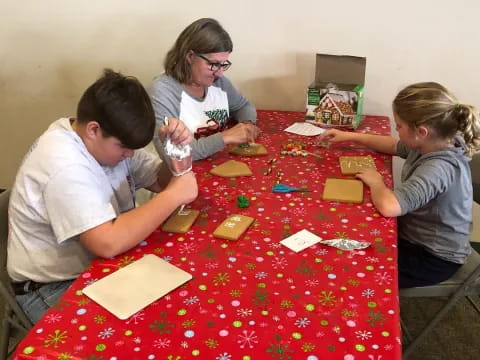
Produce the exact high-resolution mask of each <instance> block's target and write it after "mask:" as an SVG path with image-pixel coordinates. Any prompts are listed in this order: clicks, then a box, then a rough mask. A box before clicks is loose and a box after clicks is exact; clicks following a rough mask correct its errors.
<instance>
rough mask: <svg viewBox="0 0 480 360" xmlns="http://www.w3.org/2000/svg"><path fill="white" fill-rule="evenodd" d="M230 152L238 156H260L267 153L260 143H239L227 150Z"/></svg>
mask: <svg viewBox="0 0 480 360" xmlns="http://www.w3.org/2000/svg"><path fill="white" fill-rule="evenodd" d="M229 152H230V153H231V154H235V155H240V156H262V155H267V154H268V151H267V149H265V147H264V146H263V145H262V144H256V143H255V144H240V145H236V146H234V147H233V148H231V149H230V150H229Z"/></svg>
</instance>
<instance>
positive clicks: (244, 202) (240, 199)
mask: <svg viewBox="0 0 480 360" xmlns="http://www.w3.org/2000/svg"><path fill="white" fill-rule="evenodd" d="M237 206H238V207H239V208H243V209H245V208H248V207H249V206H250V204H249V202H248V198H247V197H246V196H244V195H238V196H237Z"/></svg>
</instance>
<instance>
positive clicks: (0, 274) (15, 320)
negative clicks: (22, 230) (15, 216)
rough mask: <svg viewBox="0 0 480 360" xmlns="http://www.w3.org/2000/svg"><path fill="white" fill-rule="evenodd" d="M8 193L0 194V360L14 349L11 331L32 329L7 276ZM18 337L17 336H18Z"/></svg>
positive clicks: (14, 343) (21, 331)
mask: <svg viewBox="0 0 480 360" xmlns="http://www.w3.org/2000/svg"><path fill="white" fill-rule="evenodd" d="M9 197H10V191H9V190H7V191H4V192H3V193H1V194H0V296H1V297H2V298H3V300H4V301H5V306H4V317H3V331H2V334H1V335H0V359H1V360H4V359H7V357H8V356H9V355H10V354H11V353H12V352H13V350H14V349H15V347H16V345H17V344H16V342H15V341H14V340H15V339H18V336H15V337H13V336H12V335H17V334H14V331H13V330H17V332H20V333H21V334H23V335H25V334H26V333H27V332H28V330H29V329H30V328H31V327H32V323H31V321H30V320H29V319H28V317H27V316H26V315H25V313H24V312H23V310H22V308H21V307H20V305H18V303H17V301H16V300H15V294H14V292H13V289H12V286H11V283H10V279H9V277H8V274H7V268H6V263H7V237H8V201H9ZM18 335H19V334H18Z"/></svg>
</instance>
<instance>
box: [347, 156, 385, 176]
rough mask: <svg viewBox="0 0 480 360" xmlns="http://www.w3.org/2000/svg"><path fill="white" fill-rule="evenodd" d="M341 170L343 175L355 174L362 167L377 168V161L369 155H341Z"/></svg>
mask: <svg viewBox="0 0 480 360" xmlns="http://www.w3.org/2000/svg"><path fill="white" fill-rule="evenodd" d="M339 161H340V170H341V172H342V174H343V175H355V174H356V173H358V172H359V171H360V170H362V169H369V168H373V169H376V166H375V161H374V160H373V158H372V157H371V156H370V155H367V156H340V158H339Z"/></svg>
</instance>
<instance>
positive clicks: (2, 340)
mask: <svg viewBox="0 0 480 360" xmlns="http://www.w3.org/2000/svg"><path fill="white" fill-rule="evenodd" d="M9 312H11V310H10V309H5V314H4V315H5V317H4V319H3V321H2V325H3V332H2V334H1V336H0V360H6V359H7V356H8V344H9V343H10V330H11V328H10V322H9V321H8V318H9V317H10V314H9Z"/></svg>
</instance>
